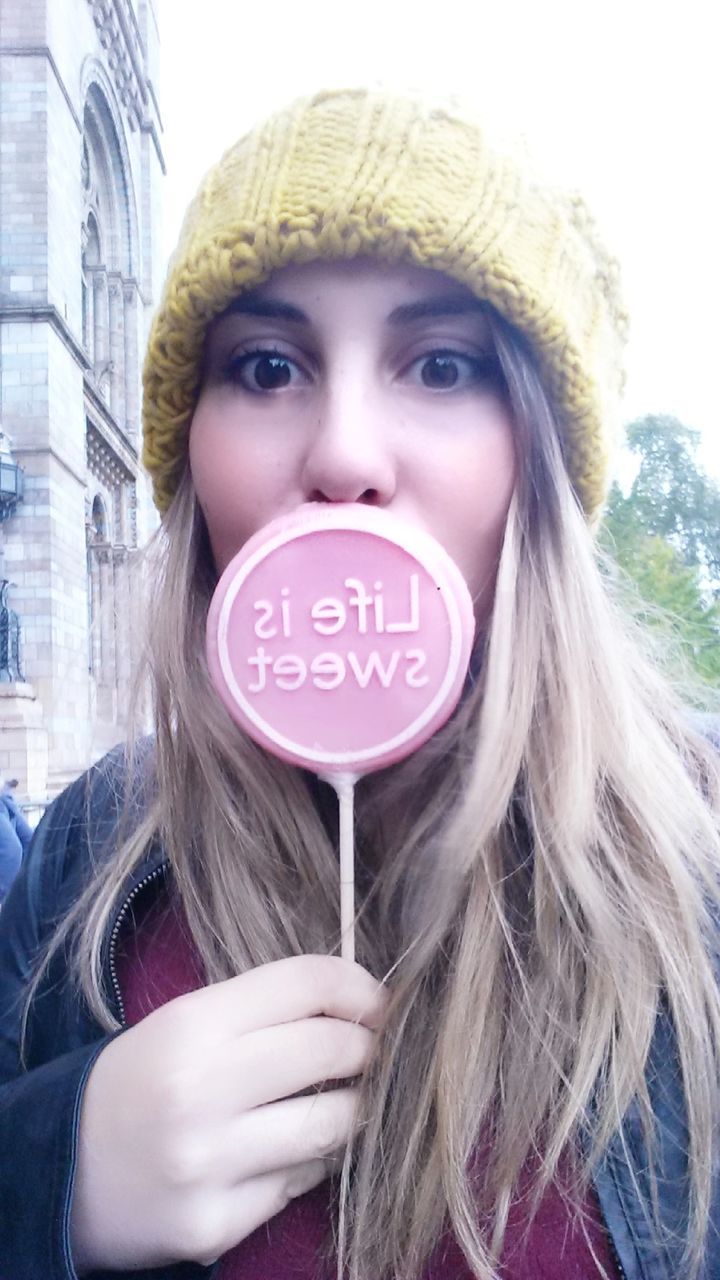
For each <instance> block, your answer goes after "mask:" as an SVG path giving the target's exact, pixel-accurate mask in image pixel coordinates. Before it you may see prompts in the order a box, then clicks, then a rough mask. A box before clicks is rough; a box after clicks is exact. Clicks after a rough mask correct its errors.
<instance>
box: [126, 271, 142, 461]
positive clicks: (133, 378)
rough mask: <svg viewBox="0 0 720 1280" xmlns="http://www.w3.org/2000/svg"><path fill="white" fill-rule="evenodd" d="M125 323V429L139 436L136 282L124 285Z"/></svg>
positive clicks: (130, 433) (129, 281)
mask: <svg viewBox="0 0 720 1280" xmlns="http://www.w3.org/2000/svg"><path fill="white" fill-rule="evenodd" d="M123 307H124V321H125V429H126V431H127V433H128V435H129V436H131V437H132V436H137V433H138V430H139V409H140V369H139V365H138V291H137V285H136V283H135V281H134V280H126V281H125V284H124V285H123Z"/></svg>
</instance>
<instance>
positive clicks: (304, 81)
mask: <svg viewBox="0 0 720 1280" xmlns="http://www.w3.org/2000/svg"><path fill="white" fill-rule="evenodd" d="M159 16H160V24H161V50H162V69H161V80H160V87H161V111H162V117H163V123H164V129H165V133H164V149H165V155H166V159H167V165H168V178H167V182H166V184H165V202H166V203H165V210H166V219H165V221H166V229H167V239H166V244H167V248H168V250H169V249H170V248H171V247H172V245H173V244H174V242H175V239H176V237H177V232H178V229H179V224H180V220H181V217H182V213H183V210H184V208H185V206H186V204H187V203H188V201H189V199H190V198H191V196H192V194H193V193H194V190H195V188H196V186H197V184H198V182H199V181H200V178H201V177H202V174H203V172H204V171H205V170H206V169H207V168H208V167H209V165H210V164H211V163H212V162H213V161H214V160H215V159H216V158H217V156H218V155H219V154H220V153H221V151H222V150H223V149H224V147H226V146H228V145H229V144H230V143H231V142H233V141H234V140H235V139H236V138H237V137H239V136H240V135H241V134H242V133H243V132H245V130H246V129H247V128H249V127H250V126H251V125H252V124H253V123H254V122H255V121H256V120H258V119H261V118H262V117H263V116H265V115H266V114H268V112H270V111H271V110H273V109H275V108H276V107H278V106H282V105H284V104H285V103H286V102H288V101H290V100H292V98H293V97H295V96H297V95H298V94H300V93H304V92H307V91H311V90H314V89H317V88H322V87H325V86H327V85H330V86H337V85H342V84H346V85H348V84H349V85H355V84H364V83H368V82H378V81H379V82H382V83H385V84H390V85H395V86H398V87H400V88H403V87H410V88H414V89H424V88H427V89H429V90H430V91H432V92H439V93H457V94H460V95H461V96H462V97H464V98H466V99H468V100H469V101H470V102H472V103H474V104H477V106H478V108H479V109H480V110H481V111H482V112H483V114H484V115H485V117H486V118H487V119H488V120H489V122H490V124H491V127H492V130H493V132H495V133H498V132H499V133H508V134H510V135H512V134H520V135H523V136H524V137H525V138H526V139H527V142H528V145H529V147H530V149H531V151H532V152H533V153H534V154H535V155H536V156H537V157H538V159H539V161H540V165H541V167H542V168H543V169H544V170H545V171H546V172H547V173H548V174H549V176H551V177H552V178H554V179H556V180H559V181H561V182H564V183H565V184H566V185H569V186H572V187H576V188H578V189H580V190H581V191H582V192H583V193H584V194H585V195H586V197H587V199H588V201H589V203H590V206H591V208H592V209H593V211H594V213H595V215H596V217H597V220H598V223H599V226H600V228H601V229H602V232H603V236H604V238H605V240H606V241H607V242H608V243H609V244H610V246H611V247H612V249H613V250H614V252H615V253H616V254H617V256H618V257H619V258H620V261H621V264H622V267H623V277H624V281H625V295H626V299H627V303H628V307H629V310H630V315H631V322H632V329H631V341H630V348H629V353H628V387H627V395H626V401H625V418H626V420H627V421H629V420H630V419H631V418H633V417H636V416H639V415H641V414H644V413H649V412H663V413H673V414H676V415H677V416H678V417H680V418H681V419H682V420H683V422H685V423H686V424H687V425H688V426H692V427H696V428H698V429H699V430H700V431H702V433H703V455H702V457H703V461H704V463H705V465H706V466H707V467H708V468H709V469H711V470H712V472H713V474H715V475H716V476H717V477H718V478H719V479H720V411H719V409H718V394H717V383H718V378H719V377H720V324H719V323H718V312H719V311H720V247H719V242H720V232H719V228H720V177H719V168H720V166H719V164H718V154H719V153H720V140H719V134H720V76H719V75H718V35H717V22H716V17H717V9H716V6H715V5H714V4H713V3H712V0H673V2H672V3H670V2H668V0H653V2H651V0H535V2H534V3H531V2H529V0H528V2H526V0H485V2H484V3H482V2H480V0H441V2H440V3H438V4H436V5H430V4H424V3H417V2H415V3H409V0H363V3H362V4H361V5H357V4H353V5H351V4H348V3H343V0H265V2H264V3H263V2H261V0H255V2H254V3H253V2H252V0H249V2H248V0H246V2H243V0H160V4H159Z"/></svg>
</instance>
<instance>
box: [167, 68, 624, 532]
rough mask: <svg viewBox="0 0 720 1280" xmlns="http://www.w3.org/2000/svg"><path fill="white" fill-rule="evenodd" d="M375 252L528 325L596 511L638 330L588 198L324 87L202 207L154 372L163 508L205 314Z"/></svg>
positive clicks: (455, 128) (224, 166)
mask: <svg viewBox="0 0 720 1280" xmlns="http://www.w3.org/2000/svg"><path fill="white" fill-rule="evenodd" d="M361 254H362V255H368V254H369V255H373V256H375V257H377V258H380V259H383V260H385V261H388V262H407V263H411V264H413V265H415V266H420V267H430V268H433V269H434V270H436V271H443V272H445V273H446V274H447V275H448V276H451V277H452V278H453V279H454V280H457V281H459V282H460V283H462V284H464V285H466V286H468V287H469V288H470V289H471V290H472V292H473V293H475V294H476V295H477V297H478V298H481V299H483V300H484V301H486V302H489V303H491V304H492V305H493V307H495V309H496V310H497V311H499V312H500V314H501V315H502V316H504V317H505V319H507V320H509V321H510V322H511V323H512V324H514V325H515V326H517V328H519V329H521V330H522V331H523V333H524V334H525V335H526V337H527V338H528V339H529V340H530V342H531V344H532V346H533V348H534V350H535V353H536V355H537V358H538V362H539V367H540V370H541V374H542V376H543V381H544V384H545V387H546V391H547V393H548V395H549V397H550V400H551V402H552V403H553V405H554V408H555V411H556V414H557V417H558V421H559V423H560V428H561V433H562V442H563V450H564V454H565V459H566V464H567V468H568V472H569V474H570V477H571V479H572V481H573V483H574V485H575V488H576V491H577V493H578V495H579V497H580V500H581V502H582V504H583V507H584V509H585V511H586V512H587V514H588V517H590V518H592V517H593V516H594V515H595V514H596V512H597V511H598V508H599V507H600V506H601V504H602V502H603V499H604V497H605V494H606V489H607V483H608V447H609V443H610V437H611V435H612V432H613V429H614V424H615V419H616V416H617V410H618V404H619V395H620V391H621V389H622V371H621V365H620V355H621V350H622V346H623V339H624V333H625V327H626V321H625V314H624V312H623V310H622V305H621V302H620V299H619V295H618V285H617V265H616V263H615V262H614V261H613V260H612V259H611V258H609V257H608V255H607V254H606V253H605V251H604V250H603V248H602V246H601V245H599V244H598V242H597V240H596V238H595V235H594V232H593V227H592V223H591V221H590V218H589V216H588V214H587V211H586V209H585V206H584V205H583V203H582V202H581V201H580V200H579V199H578V198H577V197H568V196H565V195H561V194H559V193H558V192H557V191H556V190H550V189H547V188H542V187H540V186H539V185H538V184H537V182H536V181H535V180H534V179H533V178H532V177H531V176H530V175H529V174H528V173H526V172H525V170H524V166H522V165H519V164H517V163H513V162H510V161H509V160H508V159H506V158H504V157H502V156H501V155H498V154H496V153H494V152H493V151H492V150H491V149H490V148H489V147H488V145H487V142H486V140H485V139H484V137H483V136H482V133H481V132H480V131H479V130H478V129H477V128H476V127H475V126H474V125H472V124H470V123H468V122H467V121H466V120H463V119H460V118H458V117H457V116H455V115H454V114H453V113H451V112H448V111H446V110H439V109H435V108H430V107H428V106H424V105H423V104H421V103H419V102H418V101H415V100H413V99H412V98H400V97H396V96H392V95H389V94H385V93H380V92H373V91H368V90H357V91H338V92H332V93H322V94H318V95H316V96H315V97H313V98H310V99H305V100H303V101H300V102H298V103H296V104H295V105H294V106H292V107H290V108H289V109H288V110H286V111H284V112H282V113H281V114H279V115H277V116H275V117H273V118H272V119H271V120H269V121H268V122H267V123H266V124H264V125H262V126H261V127H260V128H258V129H257V130H256V131H255V132H253V133H251V134H249V135H248V136H247V137H245V138H243V139H241V141H240V142H238V143H237V144H236V145H235V146H234V147H231V148H230V150H229V151H228V152H226V154H225V155H224V156H223V158H222V159H221V160H220V162H219V164H218V165H217V166H216V167H215V168H214V169H212V170H211V171H210V172H209V174H208V175H207V177H206V178H205V180H204V182H203V184H202V186H201V188H200V191H199V192H198V195H197V196H196V198H195V200H194V201H193V203H192V204H191V205H190V208H189V209H188V212H187V214H186V217H185V222H184V225H183V229H182V232H181V236H180V242H179V245H178V248H177V250H176V252H175V255H174V257H173V259H172V261H171V264H170V268H169V274H168V278H167V281H166V284H165V290H164V293H163V297H162V300H161V303H160V308H159V310H158V312H157V314H156V316H155V319H154V323H153V326H152V330H151V333H150V340H149V345H148V351H147V357H146V362H145V371H144V402H143V423H144V433H145V443H144V453H143V461H144V463H145V466H146V467H147V469H148V471H149V472H150V474H151V476H152V480H153V486H154V495H155V502H156V504H157V506H158V507H159V509H160V510H161V511H165V510H166V508H167V507H168V505H169V503H170V501H171V499H172V497H173V495H174V493H175V490H176V489H177V486H178V483H179V480H180V477H181V475H182V472H183V468H184V466H185V461H186V458H187V448H188V443H187V442H188V431H189V426H190V420H191V418H192V414H193V410H194V408H195V404H196V401H197V397H198V392H199V382H200V367H201V360H202V353H203V344H204V338H205V333H206V330H207V327H208V324H209V322H210V321H211V320H212V319H213V318H214V317H215V316H217V315H219V314H220V313H221V312H222V311H224V310H225V308H226V307H227V306H228V304H229V303H230V302H231V301H232V299H233V298H235V297H236V296H237V295H238V294H239V293H242V292H245V291H247V290H249V289H252V288H253V287H255V286H256V285H258V284H259V283H260V282H261V281H263V280H265V279H266V278H267V277H268V276H269V275H270V274H271V273H272V272H273V271H275V270H276V269H277V268H279V267H284V266H288V265H289V264H290V263H293V264H298V263H304V262H309V261H312V260H313V259H317V258H324V259H342V258H345V259H347V258H353V257H356V256H358V255H361Z"/></svg>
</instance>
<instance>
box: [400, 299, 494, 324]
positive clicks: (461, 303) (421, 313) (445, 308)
mask: <svg viewBox="0 0 720 1280" xmlns="http://www.w3.org/2000/svg"><path fill="white" fill-rule="evenodd" d="M464 315H476V316H482V315H483V304H482V302H480V300H479V299H478V298H420V299H419V300H418V301H417V302H407V303H404V304H403V305H402V306H400V307H395V309H394V310H393V311H391V312H390V315H389V316H388V321H387V322H388V324H391V325H402V324H411V323H412V321H413V320H438V319H442V318H443V317H444V316H464Z"/></svg>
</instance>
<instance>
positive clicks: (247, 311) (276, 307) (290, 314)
mask: <svg viewBox="0 0 720 1280" xmlns="http://www.w3.org/2000/svg"><path fill="white" fill-rule="evenodd" d="M227 315H243V316H259V317H260V319H261V320H289V321H290V322H291V323H292V324H310V320H309V318H308V316H306V315H305V312H304V311H301V310H300V308H299V307H294V306H292V304H291V303H289V302H279V301H276V300H275V299H274V298H263V297H259V296H257V295H255V296H253V294H251V293H248V294H246V295H245V296H244V297H242V298H236V299H235V301H234V302H231V303H230V306H229V307H226V308H225V310H224V311H223V316H227ZM220 319H222V316H221V317H220Z"/></svg>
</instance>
